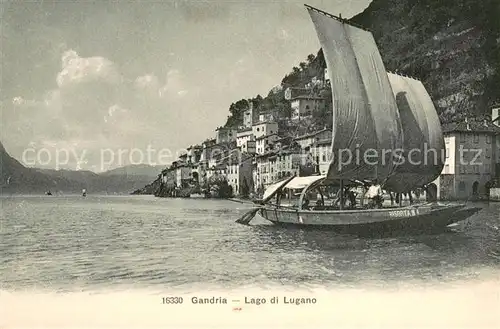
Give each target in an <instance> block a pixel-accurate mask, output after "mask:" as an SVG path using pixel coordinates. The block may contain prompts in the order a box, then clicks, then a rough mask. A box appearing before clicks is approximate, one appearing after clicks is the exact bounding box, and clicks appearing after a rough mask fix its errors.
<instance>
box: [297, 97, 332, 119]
mask: <svg viewBox="0 0 500 329" xmlns="http://www.w3.org/2000/svg"><path fill="white" fill-rule="evenodd" d="M290 105H291V107H292V120H294V121H295V120H300V119H303V118H307V117H311V116H312V114H313V112H320V111H323V110H324V108H325V106H326V101H325V99H324V98H323V97H318V96H308V95H303V96H297V97H295V98H292V100H291V103H290Z"/></svg>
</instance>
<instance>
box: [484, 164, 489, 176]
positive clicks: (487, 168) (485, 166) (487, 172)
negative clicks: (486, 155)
mask: <svg viewBox="0 0 500 329" xmlns="http://www.w3.org/2000/svg"><path fill="white" fill-rule="evenodd" d="M490 171H491V166H490V165H489V164H485V165H484V173H485V174H490V173H491V172H490Z"/></svg>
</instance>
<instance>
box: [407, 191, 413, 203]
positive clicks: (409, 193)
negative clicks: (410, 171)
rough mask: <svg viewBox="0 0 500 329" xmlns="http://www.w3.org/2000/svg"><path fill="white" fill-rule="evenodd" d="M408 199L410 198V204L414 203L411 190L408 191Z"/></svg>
mask: <svg viewBox="0 0 500 329" xmlns="http://www.w3.org/2000/svg"><path fill="white" fill-rule="evenodd" d="M408 199H409V200H410V204H411V205H412V204H413V196H412V194H411V191H410V192H408Z"/></svg>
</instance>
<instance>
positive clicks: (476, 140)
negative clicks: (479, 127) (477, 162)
mask: <svg viewBox="0 0 500 329" xmlns="http://www.w3.org/2000/svg"><path fill="white" fill-rule="evenodd" d="M474 143H476V144H477V143H479V134H474Z"/></svg>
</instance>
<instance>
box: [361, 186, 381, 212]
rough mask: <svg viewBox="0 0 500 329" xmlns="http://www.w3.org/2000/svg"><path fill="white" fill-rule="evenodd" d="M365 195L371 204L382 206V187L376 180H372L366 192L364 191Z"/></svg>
mask: <svg viewBox="0 0 500 329" xmlns="http://www.w3.org/2000/svg"><path fill="white" fill-rule="evenodd" d="M365 197H366V198H367V199H368V200H370V203H371V205H372V206H375V207H378V208H380V207H382V202H383V197H382V187H381V186H380V184H379V183H378V181H377V180H374V181H373V183H372V185H371V186H370V188H369V189H368V192H366V195H365Z"/></svg>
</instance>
